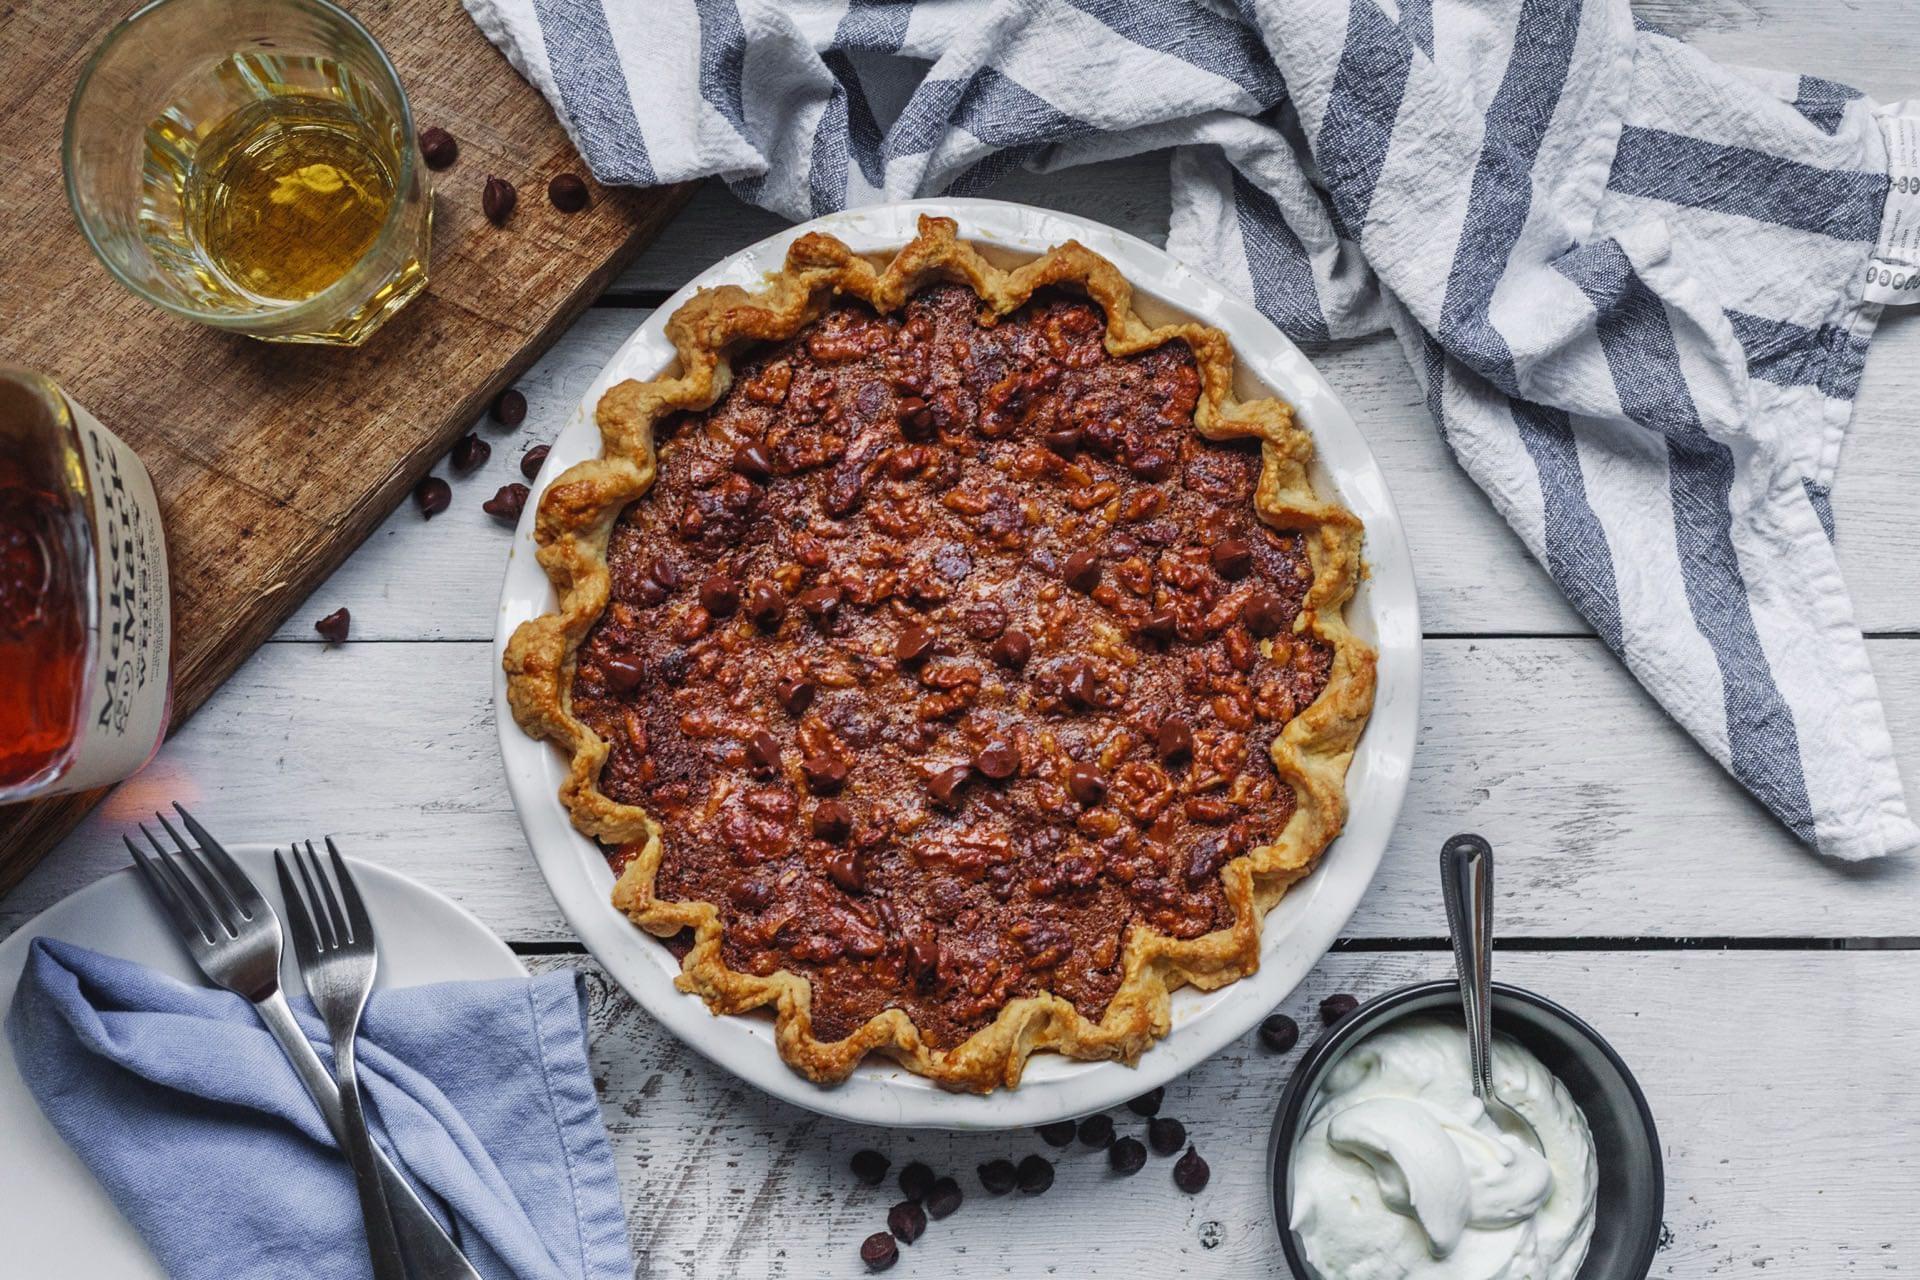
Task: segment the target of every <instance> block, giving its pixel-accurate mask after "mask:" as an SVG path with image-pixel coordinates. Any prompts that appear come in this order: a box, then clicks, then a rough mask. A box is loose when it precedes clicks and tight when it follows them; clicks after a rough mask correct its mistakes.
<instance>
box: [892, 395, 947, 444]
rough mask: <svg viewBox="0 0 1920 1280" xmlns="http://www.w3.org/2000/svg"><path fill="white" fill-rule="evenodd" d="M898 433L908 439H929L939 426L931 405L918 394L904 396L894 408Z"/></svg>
mask: <svg viewBox="0 0 1920 1280" xmlns="http://www.w3.org/2000/svg"><path fill="white" fill-rule="evenodd" d="M896 412H897V413H898V415H899V418H900V433H901V434H902V435H904V436H906V438H907V439H909V440H931V439H933V437H934V433H935V431H936V430H937V429H938V427H939V425H940V424H939V421H938V419H937V418H936V417H935V415H934V412H933V408H932V406H930V405H928V404H927V402H926V401H925V400H923V399H921V398H920V397H919V396H905V397H903V398H902V399H901V401H900V404H899V406H898V408H897V410H896Z"/></svg>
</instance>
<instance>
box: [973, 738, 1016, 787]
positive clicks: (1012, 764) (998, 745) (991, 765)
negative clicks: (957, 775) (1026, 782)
mask: <svg viewBox="0 0 1920 1280" xmlns="http://www.w3.org/2000/svg"><path fill="white" fill-rule="evenodd" d="M973 767H974V768H976V769H978V770H979V771H980V772H982V773H984V774H986V775H987V776H988V777H989V778H992V779H993V780H994V781H995V782H1003V781H1005V780H1006V779H1008V778H1011V777H1012V776H1013V775H1014V774H1016V773H1018V772H1020V748H1018V747H1016V746H1015V745H1014V744H1013V743H1011V742H1008V741H1006V740H1004V739H1000V738H996V739H994V740H993V741H992V742H989V743H988V744H987V745H986V746H984V747H982V748H980V750H979V751H978V752H976V753H975V754H974V757H973Z"/></svg>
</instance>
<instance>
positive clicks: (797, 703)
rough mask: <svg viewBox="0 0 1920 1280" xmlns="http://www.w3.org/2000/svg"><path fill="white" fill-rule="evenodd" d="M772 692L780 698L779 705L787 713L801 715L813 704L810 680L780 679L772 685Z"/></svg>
mask: <svg viewBox="0 0 1920 1280" xmlns="http://www.w3.org/2000/svg"><path fill="white" fill-rule="evenodd" d="M774 694H775V695H776V696H777V697H778V698H779V699H780V705H781V706H783V707H785V708H786V709H787V714H789V715H795V716H797V715H801V714H802V713H804V712H805V711H806V709H807V708H808V707H810V706H812V705H813V682H812V681H811V680H782V681H781V682H780V683H779V684H778V685H776V686H775V687H774Z"/></svg>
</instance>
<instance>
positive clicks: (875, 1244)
mask: <svg viewBox="0 0 1920 1280" xmlns="http://www.w3.org/2000/svg"><path fill="white" fill-rule="evenodd" d="M860 1261H862V1262H864V1263H866V1264H867V1269H868V1270H870V1271H885V1270H886V1269H887V1268H888V1267H890V1266H892V1265H893V1264H894V1263H896V1262H898V1261H900V1246H899V1245H897V1244H895V1243H894V1240H893V1237H892V1236H891V1235H888V1234H887V1233H886V1232H884V1231H876V1232H874V1233H873V1234H872V1235H870V1236H868V1237H867V1238H866V1239H865V1240H862V1241H861V1242H860Z"/></svg>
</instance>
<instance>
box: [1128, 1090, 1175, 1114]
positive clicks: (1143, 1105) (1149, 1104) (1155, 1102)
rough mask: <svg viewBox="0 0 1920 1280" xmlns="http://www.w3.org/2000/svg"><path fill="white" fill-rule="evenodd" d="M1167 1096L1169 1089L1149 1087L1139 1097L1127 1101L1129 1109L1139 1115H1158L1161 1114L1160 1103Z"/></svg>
mask: <svg viewBox="0 0 1920 1280" xmlns="http://www.w3.org/2000/svg"><path fill="white" fill-rule="evenodd" d="M1166 1096H1167V1091H1166V1090H1165V1089H1149V1090H1147V1091H1146V1092H1145V1093H1143V1094H1141V1095H1140V1096H1139V1097H1137V1098H1134V1099H1132V1100H1131V1101H1129V1102H1128V1103H1127V1110H1129V1111H1131V1112H1133V1114H1135V1115H1137V1116H1157V1115H1159V1114H1160V1103H1161V1101H1162V1100H1163V1099H1164V1098H1165V1097H1166Z"/></svg>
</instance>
